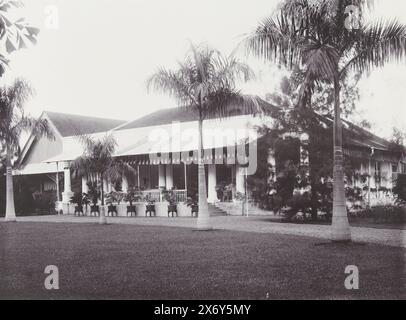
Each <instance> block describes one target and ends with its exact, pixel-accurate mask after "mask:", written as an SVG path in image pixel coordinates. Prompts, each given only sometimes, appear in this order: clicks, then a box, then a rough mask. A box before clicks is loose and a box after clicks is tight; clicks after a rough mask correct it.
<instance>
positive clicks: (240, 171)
mask: <svg viewBox="0 0 406 320" xmlns="http://www.w3.org/2000/svg"><path fill="white" fill-rule="evenodd" d="M235 191H236V192H240V193H242V194H245V171H244V168H243V167H241V166H237V167H236V170H235Z"/></svg>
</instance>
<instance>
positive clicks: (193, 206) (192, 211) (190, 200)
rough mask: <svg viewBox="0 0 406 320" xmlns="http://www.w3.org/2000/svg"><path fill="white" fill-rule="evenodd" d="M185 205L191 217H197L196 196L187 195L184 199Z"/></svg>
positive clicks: (197, 205)
mask: <svg viewBox="0 0 406 320" xmlns="http://www.w3.org/2000/svg"><path fill="white" fill-rule="evenodd" d="M186 206H187V207H188V208H190V214H191V216H192V217H193V216H195V217H197V216H198V215H199V202H198V201H197V199H196V197H188V198H187V200H186Z"/></svg>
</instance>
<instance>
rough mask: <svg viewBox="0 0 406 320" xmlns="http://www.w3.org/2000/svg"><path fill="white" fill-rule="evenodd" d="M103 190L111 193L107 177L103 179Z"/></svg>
mask: <svg viewBox="0 0 406 320" xmlns="http://www.w3.org/2000/svg"><path fill="white" fill-rule="evenodd" d="M103 191H104V193H105V194H106V193H109V184H108V182H107V179H103Z"/></svg>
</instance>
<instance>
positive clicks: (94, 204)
mask: <svg viewBox="0 0 406 320" xmlns="http://www.w3.org/2000/svg"><path fill="white" fill-rule="evenodd" d="M87 196H88V197H89V200H90V201H91V206H90V215H92V214H94V215H99V214H100V207H99V206H98V202H99V197H100V191H99V188H98V186H97V183H90V184H89V191H88V192H87Z"/></svg>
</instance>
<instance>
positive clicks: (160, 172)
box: [158, 164, 165, 187]
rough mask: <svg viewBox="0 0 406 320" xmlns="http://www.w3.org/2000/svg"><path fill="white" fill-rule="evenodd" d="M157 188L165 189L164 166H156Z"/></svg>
mask: <svg viewBox="0 0 406 320" xmlns="http://www.w3.org/2000/svg"><path fill="white" fill-rule="evenodd" d="M158 186H159V187H165V166H164V165H163V164H159V165H158Z"/></svg>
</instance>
